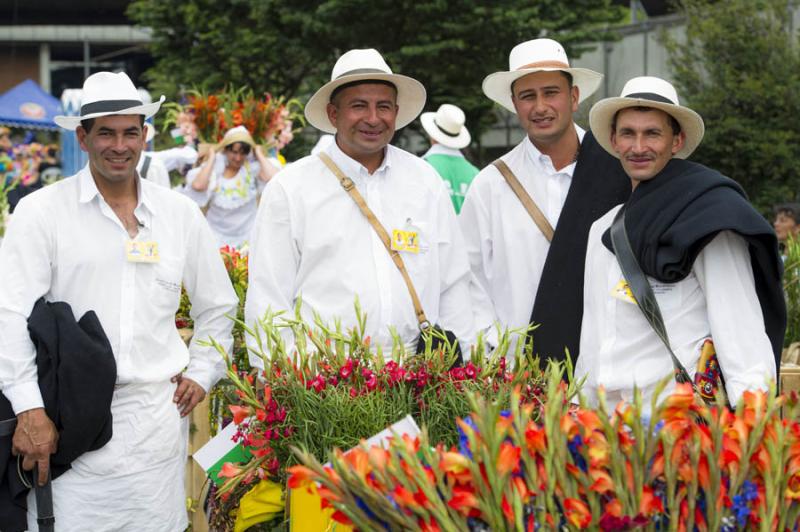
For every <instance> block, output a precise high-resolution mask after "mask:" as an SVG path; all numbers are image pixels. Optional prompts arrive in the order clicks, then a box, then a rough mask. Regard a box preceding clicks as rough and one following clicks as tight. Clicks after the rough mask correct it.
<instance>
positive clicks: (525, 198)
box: [492, 159, 554, 242]
mask: <svg viewBox="0 0 800 532" xmlns="http://www.w3.org/2000/svg"><path fill="white" fill-rule="evenodd" d="M492 164H493V165H494V166H495V167H496V168H497V169H498V170H500V173H501V174H503V177H504V178H505V179H506V181H507V182H508V186H510V187H511V190H513V191H514V194H516V195H517V197H518V198H519V201H521V202H522V206H523V207H525V210H526V211H528V214H530V215H531V218H532V219H533V223H535V224H536V227H538V228H539V230H540V231H541V232H542V234H543V235H544V237H545V238H546V239H547V241H548V242H552V241H553V233H554V231H553V226H552V225H550V222H548V221H547V218H545V216H544V214H543V213H542V211H541V210H540V209H539V207H538V206H537V205H536V202H535V201H533V198H532V197H530V195H529V194H528V193H527V192H525V189H524V188H522V184H521V183H520V182H519V180H518V179H517V176H515V175H514V172H512V171H511V168H509V167H508V165H507V164H506V163H505V162H503V161H502V160H501V159H497V160H496V161H495V162H493V163H492Z"/></svg>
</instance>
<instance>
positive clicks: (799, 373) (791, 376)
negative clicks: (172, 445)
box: [780, 365, 800, 394]
mask: <svg viewBox="0 0 800 532" xmlns="http://www.w3.org/2000/svg"><path fill="white" fill-rule="evenodd" d="M780 380H781V388H780V392H781V393H783V394H788V393H790V392H793V391H794V392H797V393H800V366H795V365H791V366H784V365H782V366H781V376H780Z"/></svg>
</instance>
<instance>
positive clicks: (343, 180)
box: [317, 152, 431, 331]
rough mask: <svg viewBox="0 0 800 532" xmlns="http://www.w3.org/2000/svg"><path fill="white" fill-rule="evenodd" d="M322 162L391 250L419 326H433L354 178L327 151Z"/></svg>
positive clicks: (401, 260) (387, 235) (423, 327)
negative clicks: (348, 175)
mask: <svg viewBox="0 0 800 532" xmlns="http://www.w3.org/2000/svg"><path fill="white" fill-rule="evenodd" d="M317 155H318V156H319V158H320V159H322V162H323V163H325V166H327V167H328V170H330V171H331V172H333V175H335V176H336V177H337V179H339V184H340V185H342V188H343V189H344V190H345V191H346V192H347V193H348V194H349V195H350V197H351V198H352V199H353V201H354V202H355V203H356V205H358V208H359V209H361V213H362V214H363V215H364V216H365V217H366V219H367V221H369V223H370V225H371V226H372V228H373V229H374V230H375V232H376V233H377V234H378V237H380V239H381V242H383V246H384V247H385V248H386V251H388V252H389V256H390V257H391V258H392V262H394V265H395V266H397V269H398V270H400V275H402V276H403V280H404V281H405V282H406V286H407V287H408V293H409V294H410V295H411V302H412V303H413V304H414V312H415V313H416V315H417V320H418V321H419V328H420V330H421V331H422V330H425V329H427V328H428V327H430V326H431V324H430V322H429V321H428V318H427V317H426V316H425V311H424V310H422V303H420V301H419V296H418V295H417V290H416V289H415V288H414V283H413V282H411V276H410V275H409V274H408V270H406V265H405V263H404V262H403V257H401V256H400V253H399V252H398V251H397V250H394V249H392V239H391V237H390V236H389V233H387V232H386V229H384V227H383V225H381V222H380V221H378V218H377V217H376V216H375V213H374V212H372V209H370V208H369V206H368V205H367V202H366V201H364V197H363V196H362V195H361V194H360V193H359V192H358V189H357V188H356V184H355V183H353V180H352V179H350V178H349V177H347V176H346V175H344V173H342V171H341V170H340V169H339V167H338V166H336V163H334V162H333V160H331V158H330V157H329V156H328V154H327V153H324V152H323V153H318V154H317Z"/></svg>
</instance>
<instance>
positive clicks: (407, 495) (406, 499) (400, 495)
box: [392, 484, 418, 508]
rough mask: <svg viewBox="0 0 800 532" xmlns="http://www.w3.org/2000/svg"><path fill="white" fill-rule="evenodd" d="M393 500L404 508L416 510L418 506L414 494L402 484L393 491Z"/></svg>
mask: <svg viewBox="0 0 800 532" xmlns="http://www.w3.org/2000/svg"><path fill="white" fill-rule="evenodd" d="M392 498H393V499H394V501H395V502H396V503H397V504H399V505H400V506H402V507H404V508H416V507H417V506H418V505H417V501H416V500H415V499H414V494H413V493H411V492H410V491H408V490H407V489H406V488H404V487H403V486H402V485H400V484H398V485H397V486H395V487H394V489H393V490H392Z"/></svg>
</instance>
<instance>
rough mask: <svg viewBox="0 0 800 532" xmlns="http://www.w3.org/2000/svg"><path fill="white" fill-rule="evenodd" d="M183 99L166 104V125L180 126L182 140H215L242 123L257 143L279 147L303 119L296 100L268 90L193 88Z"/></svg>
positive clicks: (290, 137) (218, 139) (215, 141)
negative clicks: (181, 101) (179, 102)
mask: <svg viewBox="0 0 800 532" xmlns="http://www.w3.org/2000/svg"><path fill="white" fill-rule="evenodd" d="M185 100H186V101H185V103H183V104H176V103H172V104H165V107H166V108H167V115H166V124H167V125H166V127H174V128H178V129H180V132H181V136H182V137H183V140H184V141H185V142H191V141H193V140H197V141H199V142H201V143H208V144H216V143H218V142H219V141H220V140H222V137H223V136H224V135H225V131H227V130H228V129H230V128H232V127H236V126H244V127H246V128H247V130H248V131H249V132H250V134H251V135H252V136H253V138H254V139H255V141H256V142H257V143H258V144H264V145H265V146H266V147H268V148H277V149H278V150H280V149H281V148H283V147H284V146H285V145H286V144H288V143H289V142H291V140H292V138H293V133H294V131H293V129H292V128H293V124H294V122H295V121H298V120H300V121H301V122H302V107H301V105H300V103H299V102H298V101H297V100H288V101H286V100H285V99H284V98H282V97H277V98H276V97H273V96H272V95H271V94H269V93H264V94H263V95H261V96H259V95H256V94H255V93H254V92H253V90H252V89H248V88H244V87H243V88H238V89H236V88H227V89H225V90H223V91H219V92H215V93H209V92H206V91H204V90H199V89H192V90H190V91H188V92H187V93H186V96H185Z"/></svg>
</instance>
